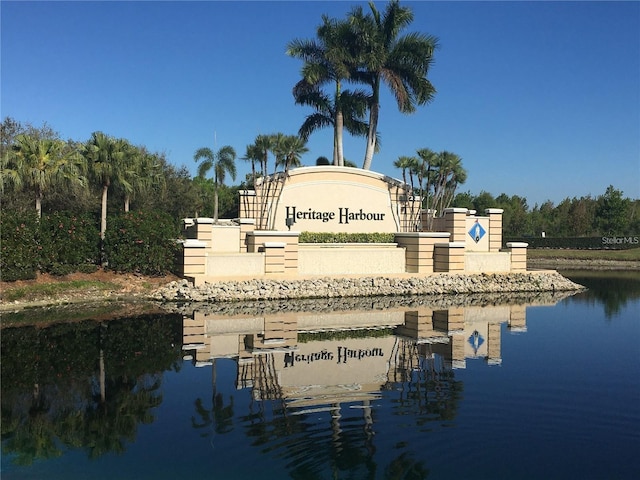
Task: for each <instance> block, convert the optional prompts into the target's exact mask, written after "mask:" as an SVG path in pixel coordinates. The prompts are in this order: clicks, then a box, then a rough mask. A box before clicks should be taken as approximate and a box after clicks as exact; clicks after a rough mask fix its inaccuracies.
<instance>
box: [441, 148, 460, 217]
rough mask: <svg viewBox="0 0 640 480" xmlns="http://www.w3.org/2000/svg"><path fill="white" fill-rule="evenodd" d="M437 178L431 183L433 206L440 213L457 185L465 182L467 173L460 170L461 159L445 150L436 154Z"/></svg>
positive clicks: (448, 203)
mask: <svg viewBox="0 0 640 480" xmlns="http://www.w3.org/2000/svg"><path fill="white" fill-rule="evenodd" d="M437 168H438V170H437V176H436V178H435V179H434V182H433V188H434V192H433V206H434V208H435V209H439V210H440V211H442V210H443V209H445V208H447V207H448V206H449V205H450V203H451V201H452V200H453V197H454V196H455V192H456V188H457V187H458V185H459V184H463V183H464V182H465V181H466V180H467V172H466V170H465V169H464V168H462V159H461V158H460V156H458V155H456V154H455V153H451V152H448V151H446V150H444V151H442V152H440V153H439V154H438V162H437Z"/></svg>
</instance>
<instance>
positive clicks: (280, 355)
mask: <svg viewBox="0 0 640 480" xmlns="http://www.w3.org/2000/svg"><path fill="white" fill-rule="evenodd" d="M503 323H504V324H506V325H507V328H509V329H510V330H512V331H520V332H522V331H526V319H525V306H524V305H502V306H485V307H457V308H449V309H446V310H443V309H440V310H436V309H433V308H426V307H422V308H417V309H411V310H407V309H403V308H396V309H386V310H384V311H360V312H358V311H346V312H345V311H343V312H338V313H335V312H333V313H329V312H327V313H316V314H314V313H286V314H279V315H270V316H235V317H227V316H220V315H216V314H212V315H207V314H205V313H202V312H198V311H196V312H194V313H193V314H192V315H190V316H186V317H185V318H184V339H183V350H184V354H185V355H184V358H185V359H186V360H189V361H192V362H193V364H194V365H196V366H208V365H213V366H214V368H215V361H216V359H221V358H232V359H235V360H236V361H237V376H236V380H235V386H236V388H237V389H245V388H247V389H251V394H252V398H253V399H254V400H281V401H282V402H283V403H282V406H283V409H289V410H291V413H293V414H295V415H301V414H303V413H306V412H307V411H320V410H322V409H324V410H327V411H331V412H332V415H333V416H334V417H335V416H336V415H338V412H339V410H340V405H341V404H344V403H349V404H351V405H350V407H351V408H353V402H357V403H359V404H360V405H361V406H362V408H364V409H365V418H366V419H367V422H368V421H370V418H371V417H370V412H368V410H367V409H368V406H369V402H370V401H371V400H373V399H377V398H379V397H380V394H381V392H382V391H384V390H388V389H393V388H396V386H395V385H396V384H398V383H405V382H409V383H410V384H411V388H416V389H417V390H416V391H415V392H412V394H411V395H412V397H413V400H415V401H416V402H417V404H419V405H420V406H421V408H425V409H426V410H430V411H432V412H434V413H438V412H437V411H439V410H442V411H439V413H440V414H441V415H442V417H443V418H446V417H450V415H451V414H450V413H448V412H446V411H445V410H447V409H448V408H451V409H452V410H455V405H453V404H454V403H455V401H456V385H455V381H454V370H455V369H458V368H465V365H466V359H469V358H483V359H485V360H486V362H487V363H489V364H491V365H498V364H500V363H501V362H502V358H501V325H502V324H503ZM292 409H294V410H292ZM310 409H311V410H310ZM282 413H283V415H284V414H285V413H286V412H285V411H284V410H283V412H282Z"/></svg>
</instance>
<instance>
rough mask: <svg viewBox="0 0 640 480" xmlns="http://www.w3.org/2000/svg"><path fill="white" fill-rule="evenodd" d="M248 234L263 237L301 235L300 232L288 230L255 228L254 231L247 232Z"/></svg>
mask: <svg viewBox="0 0 640 480" xmlns="http://www.w3.org/2000/svg"><path fill="white" fill-rule="evenodd" d="M247 235H253V236H258V235H259V236H261V237H299V236H300V232H294V231H288V230H254V231H253V232H247Z"/></svg>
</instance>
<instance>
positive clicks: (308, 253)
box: [298, 243, 405, 275]
mask: <svg viewBox="0 0 640 480" xmlns="http://www.w3.org/2000/svg"><path fill="white" fill-rule="evenodd" d="M404 256H405V254H404V250H403V249H401V248H398V245H397V244H395V243H378V244H376V243H362V244H356V243H346V244H345V243H337V244H332V243H302V244H299V245H298V274H299V275H340V274H343V273H344V272H349V274H351V275H381V274H393V273H404V272H405V259H404Z"/></svg>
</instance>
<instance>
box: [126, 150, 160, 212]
mask: <svg viewBox="0 0 640 480" xmlns="http://www.w3.org/2000/svg"><path fill="white" fill-rule="evenodd" d="M124 162H125V165H126V166H125V168H124V172H123V177H124V178H125V180H126V183H124V184H119V185H120V186H121V187H122V190H123V191H124V211H125V212H128V211H129V206H130V203H131V199H132V198H134V197H135V196H136V195H137V194H141V193H144V192H148V191H150V190H151V189H152V188H154V187H158V188H164V186H165V181H164V180H165V179H164V175H163V174H162V165H161V162H160V161H159V159H158V156H157V155H155V154H152V153H149V152H148V151H147V150H146V148H144V147H136V146H133V145H127V146H126V149H125V155H124Z"/></svg>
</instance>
